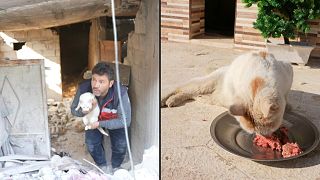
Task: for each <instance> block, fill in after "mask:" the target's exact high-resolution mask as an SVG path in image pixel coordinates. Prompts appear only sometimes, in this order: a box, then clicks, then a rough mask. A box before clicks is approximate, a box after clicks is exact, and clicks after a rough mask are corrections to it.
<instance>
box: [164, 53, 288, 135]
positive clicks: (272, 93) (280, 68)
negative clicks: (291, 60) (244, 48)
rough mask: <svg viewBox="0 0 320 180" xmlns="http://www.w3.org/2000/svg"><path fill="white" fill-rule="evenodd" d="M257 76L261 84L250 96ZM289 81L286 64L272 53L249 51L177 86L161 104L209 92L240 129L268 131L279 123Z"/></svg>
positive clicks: (180, 100) (262, 132)
mask: <svg viewBox="0 0 320 180" xmlns="http://www.w3.org/2000/svg"><path fill="white" fill-rule="evenodd" d="M257 77H258V78H260V79H262V80H263V82H264V84H263V87H261V88H260V89H258V91H257V92H256V94H255V96H254V93H252V92H253V91H252V82H253V80H254V79H255V78H257ZM292 80H293V70H292V67H291V65H290V64H288V63H286V62H282V61H277V60H276V59H275V58H274V56H273V55H272V54H268V53H265V52H250V53H247V54H244V55H241V56H239V57H238V58H236V59H235V60H234V61H233V62H232V63H231V64H230V65H229V66H224V67H221V68H219V69H217V70H216V71H214V72H212V73H211V74H209V75H207V76H205V77H200V78H195V79H192V80H190V81H189V82H188V83H186V84H184V85H182V86H180V87H178V88H177V89H175V90H174V91H172V92H170V93H169V94H167V95H166V96H164V97H163V98H161V106H164V105H167V106H168V107H172V106H177V105H179V104H181V103H182V102H184V101H185V100H188V99H193V98H194V97H195V96H197V95H200V94H211V96H212V102H213V103H214V104H218V105H221V106H224V107H226V108H228V109H229V111H230V113H231V114H232V115H234V116H235V118H236V119H237V120H238V121H239V122H240V126H241V127H242V128H243V129H244V130H246V131H247V132H249V133H253V132H257V133H260V134H270V133H271V132H273V131H275V130H276V129H278V128H279V126H280V125H281V123H282V120H283V114H284V110H285V106H286V101H287V99H286V98H287V95H288V93H289V90H290V88H291V85H292ZM246 115H250V117H251V119H252V122H253V124H252V127H251V126H248V123H243V122H242V121H241V120H240V118H241V117H245V116H246ZM249 124H251V123H249ZM266 125H267V126H266Z"/></svg>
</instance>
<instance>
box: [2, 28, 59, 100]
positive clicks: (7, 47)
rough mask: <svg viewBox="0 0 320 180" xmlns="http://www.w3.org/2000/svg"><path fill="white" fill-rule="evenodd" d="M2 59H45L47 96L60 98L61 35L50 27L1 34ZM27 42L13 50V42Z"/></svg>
mask: <svg viewBox="0 0 320 180" xmlns="http://www.w3.org/2000/svg"><path fill="white" fill-rule="evenodd" d="M0 35H1V37H0V59H7V60H13V59H44V60H45V61H44V62H45V74H46V88H47V98H52V99H55V100H60V99H61V98H62V90H61V72H60V44H59V36H58V35H57V34H55V33H54V32H52V31H51V30H48V29H41V30H30V31H12V32H3V33H1V34H0ZM17 41H23V42H26V44H25V45H24V46H23V47H22V49H20V50H18V51H14V50H13V47H12V46H13V42H17Z"/></svg>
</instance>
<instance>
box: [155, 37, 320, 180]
mask: <svg viewBox="0 0 320 180" xmlns="http://www.w3.org/2000/svg"><path fill="white" fill-rule="evenodd" d="M213 41H214V40H213ZM226 43H232V41H231V42H229V41H227V42H226ZM204 44H205V45H204ZM206 44H208V43H201V42H200V43H199V41H197V42H195V41H191V42H188V43H172V42H163V43H161V93H166V92H167V91H168V90H169V89H172V88H174V87H175V86H176V85H177V84H179V82H185V81H187V80H189V79H190V78H193V77H197V76H203V75H206V74H208V73H210V72H211V71H213V70H215V69H217V68H218V67H220V66H223V65H226V64H229V63H230V62H231V61H232V60H233V59H234V58H235V57H236V56H238V55H240V54H242V53H244V51H240V50H235V49H233V48H232V46H231V47H230V44H227V45H226V46H220V45H219V43H217V44H218V46H216V47H214V46H206ZM209 44H210V43H209ZM221 47H223V48H221ZM293 68H294V82H293V86H292V91H291V92H290V94H289V104H291V105H292V111H294V112H296V113H299V114H301V115H303V116H305V117H306V118H308V119H309V120H311V121H312V122H313V124H315V125H316V127H317V128H318V129H320V122H319V121H320V119H319V117H320V113H319V107H320V79H319V77H320V59H310V60H309V63H308V66H305V67H302V66H296V65H294V66H293ZM225 111H226V109H224V108H222V107H219V106H215V105H210V104H208V103H207V102H206V99H205V98H201V99H199V100H196V101H189V102H187V103H185V104H184V105H182V106H179V107H174V108H162V109H161V177H162V178H161V179H175V180H179V179H183V180H187V179H192V180H193V179H319V178H320V173H319V169H320V153H319V151H320V148H319V146H318V147H317V148H316V149H315V150H314V151H312V152H311V153H309V154H307V155H305V156H303V157H300V158H297V159H294V160H290V161H284V162H273V163H258V162H254V161H251V160H248V159H246V158H242V157H239V156H237V155H234V154H231V153H229V152H227V151H225V150H224V149H222V148H221V147H220V146H218V145H217V144H216V143H215V142H214V141H213V139H212V138H211V134H210V125H211V123H212V122H213V120H214V119H215V118H216V117H217V116H218V115H220V114H221V113H223V112H225Z"/></svg>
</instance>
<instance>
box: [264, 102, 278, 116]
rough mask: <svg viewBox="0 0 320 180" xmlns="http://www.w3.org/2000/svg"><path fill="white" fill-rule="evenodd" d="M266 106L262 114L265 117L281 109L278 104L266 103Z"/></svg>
mask: <svg viewBox="0 0 320 180" xmlns="http://www.w3.org/2000/svg"><path fill="white" fill-rule="evenodd" d="M265 103H266V104H265V106H264V107H263V109H262V114H263V116H264V117H268V116H269V115H272V114H274V113H275V112H277V111H278V110H279V109H280V106H279V104H278V103H277V102H267V101H266V102H265Z"/></svg>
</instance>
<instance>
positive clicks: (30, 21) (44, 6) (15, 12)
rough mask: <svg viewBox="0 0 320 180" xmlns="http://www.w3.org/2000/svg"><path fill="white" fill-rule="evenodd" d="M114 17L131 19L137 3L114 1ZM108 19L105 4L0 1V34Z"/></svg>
mask: <svg viewBox="0 0 320 180" xmlns="http://www.w3.org/2000/svg"><path fill="white" fill-rule="evenodd" d="M115 2H116V3H115V5H116V16H135V15H136V13H137V11H138V8H139V5H140V0H116V1H115ZM100 16H111V4H110V2H109V1H106V0H30V1H25V0H6V1H4V0H3V1H0V31H18V30H30V29H44V28H50V27H56V26H62V25H67V24H72V23H77V22H82V21H86V20H90V19H94V18H97V17H100Z"/></svg>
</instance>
